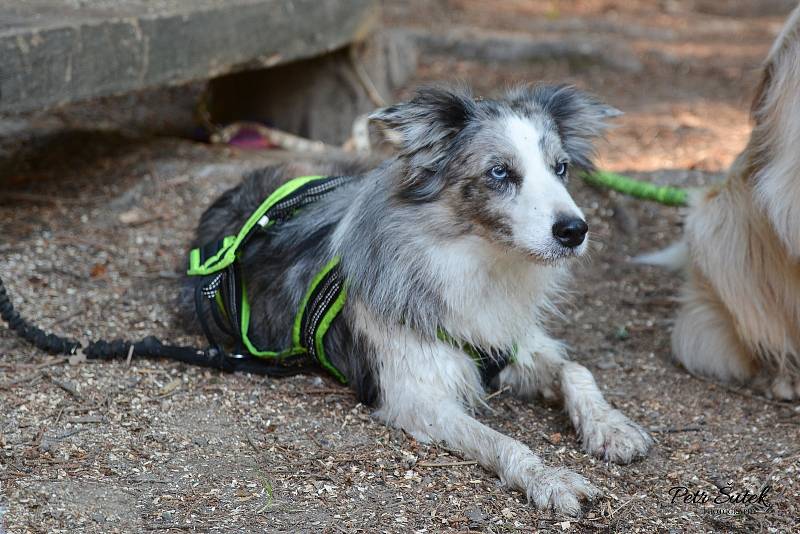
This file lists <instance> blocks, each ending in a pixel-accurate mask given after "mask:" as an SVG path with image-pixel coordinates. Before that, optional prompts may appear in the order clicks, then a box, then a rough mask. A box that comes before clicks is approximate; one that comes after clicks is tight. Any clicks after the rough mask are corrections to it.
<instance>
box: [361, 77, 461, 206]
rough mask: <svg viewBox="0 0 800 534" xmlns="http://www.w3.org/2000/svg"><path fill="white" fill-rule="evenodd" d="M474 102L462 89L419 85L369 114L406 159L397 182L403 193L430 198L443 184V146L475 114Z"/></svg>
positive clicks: (445, 149) (445, 148) (415, 198)
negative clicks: (399, 100) (404, 98)
mask: <svg viewBox="0 0 800 534" xmlns="http://www.w3.org/2000/svg"><path fill="white" fill-rule="evenodd" d="M475 111H476V105H475V101H474V100H473V98H472V96H471V95H470V94H469V92H467V91H466V90H453V89H443V88H436V87H428V88H423V89H420V90H419V91H417V93H416V94H415V95H414V97H413V98H412V99H411V100H409V101H408V102H402V103H400V104H395V105H392V106H389V107H385V108H383V109H379V110H377V111H375V112H374V113H372V114H371V115H370V117H369V118H370V120H371V121H373V122H374V123H375V124H377V125H378V126H379V127H380V128H381V130H382V131H383V133H384V135H385V136H386V138H387V139H388V140H389V141H390V142H392V143H393V144H394V145H395V146H396V148H397V150H398V154H399V156H400V157H401V158H404V159H406V161H407V162H408V166H407V171H406V176H405V177H404V179H403V183H401V184H400V192H401V194H402V195H403V196H405V197H407V198H409V199H412V200H420V201H425V200H431V199H432V198H434V197H435V196H436V195H438V194H439V192H441V190H442V189H443V188H444V177H443V176H442V173H441V172H440V171H441V168H440V167H441V163H442V161H443V159H444V158H445V155H446V154H447V147H448V145H449V143H450V141H452V140H453V139H454V138H455V136H456V135H458V133H459V132H460V131H461V130H463V129H464V127H465V126H466V125H467V123H468V122H469V120H470V118H472V117H473V116H474V115H475Z"/></svg>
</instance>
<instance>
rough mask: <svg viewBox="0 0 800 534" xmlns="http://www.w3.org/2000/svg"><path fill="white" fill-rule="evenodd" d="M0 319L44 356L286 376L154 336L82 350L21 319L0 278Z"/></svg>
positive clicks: (255, 363)
mask: <svg viewBox="0 0 800 534" xmlns="http://www.w3.org/2000/svg"><path fill="white" fill-rule="evenodd" d="M0 317H2V319H3V321H4V322H5V323H6V324H7V325H8V327H9V329H11V330H12V331H13V332H14V333H15V334H17V336H19V337H20V338H22V339H24V340H25V341H27V342H28V343H30V344H31V345H33V346H34V347H36V348H38V349H39V350H42V351H44V352H46V353H48V354H54V355H63V356H68V357H74V356H83V357H85V358H86V359H87V360H113V359H126V358H127V357H128V356H138V357H144V358H155V359H160V358H168V359H171V360H176V361H179V362H183V363H186V364H188V365H197V366H200V367H210V368H213V369H219V370H221V371H225V372H247V373H253V374H258V375H269V376H285V375H286V374H287V373H286V372H285V370H284V369H283V368H274V367H273V366H270V365H264V363H263V362H260V361H254V360H253V359H250V358H240V357H233V356H230V355H228V354H227V353H225V352H224V351H221V350H219V349H217V348H213V347H211V348H208V349H199V348H196V347H189V346H181V345H165V344H164V343H163V342H162V341H161V340H159V339H158V338H156V337H155V336H148V337H146V338H144V339H142V340H139V341H127V340H122V339H115V340H113V341H107V340H103V339H100V340H96V341H92V342H90V343H88V344H87V345H86V346H85V347H84V346H83V345H82V344H81V343H80V342H79V341H76V340H74V339H70V338H68V337H62V336H58V335H56V334H52V333H48V332H45V331H44V330H42V329H41V328H39V327H38V326H36V325H34V324H32V323H31V322H30V321H28V320H27V319H25V318H24V317H22V316H21V315H20V314H19V312H18V311H17V310H16V309H14V305H13V304H12V303H11V299H10V297H9V295H8V292H7V291H6V287H5V284H4V283H3V280H2V278H0ZM292 371H293V373H294V372H302V371H298V370H296V369H293V370H292Z"/></svg>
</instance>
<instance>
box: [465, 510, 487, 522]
mask: <svg viewBox="0 0 800 534" xmlns="http://www.w3.org/2000/svg"><path fill="white" fill-rule="evenodd" d="M464 515H465V516H467V519H469V520H470V521H472V522H473V523H485V522H486V519H487V518H486V514H484V513H483V512H482V511H481V510H480V508H470V509H469V510H467V511H466V512H464Z"/></svg>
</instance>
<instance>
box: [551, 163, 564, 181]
mask: <svg viewBox="0 0 800 534" xmlns="http://www.w3.org/2000/svg"><path fill="white" fill-rule="evenodd" d="M553 170H554V171H555V173H556V176H558V177H559V178H564V177H565V176H566V175H567V162H566V161H562V162H561V163H558V164H557V165H556V166H555V169H553Z"/></svg>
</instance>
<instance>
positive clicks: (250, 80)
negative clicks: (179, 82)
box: [209, 31, 417, 145]
mask: <svg viewBox="0 0 800 534" xmlns="http://www.w3.org/2000/svg"><path fill="white" fill-rule="evenodd" d="M354 52H355V54H353V55H351V51H350V50H349V49H343V50H339V51H336V52H333V53H331V54H326V55H324V56H320V57H315V58H311V59H308V60H304V61H297V62H294V63H290V64H288V65H282V66H279V67H275V68H271V69H260V70H254V71H248V72H241V73H236V74H231V75H228V76H222V77H219V78H216V79H214V80H213V81H212V82H211V83H210V85H209V89H210V91H209V95H210V96H209V109H210V112H211V117H212V118H213V120H214V122H215V123H217V124H229V123H232V122H236V121H258V122H262V123H264V124H269V125H270V126H274V127H276V128H278V129H281V130H285V131H287V132H291V133H293V134H296V135H300V136H302V137H306V138H309V139H317V140H320V141H324V142H326V143H330V144H334V145H340V144H342V143H344V142H345V141H346V140H347V139H348V138H350V136H351V134H352V129H353V121H354V119H355V118H356V117H358V116H359V115H361V114H364V113H367V112H370V111H372V110H374V109H375V108H376V107H378V106H379V104H380V102H379V101H376V100H374V99H373V98H370V96H369V94H368V92H367V90H366V89H365V87H364V80H362V79H359V76H358V74H357V73H356V68H358V67H359V66H360V67H361V68H363V72H364V74H365V75H366V76H367V78H368V79H369V82H367V83H372V84H373V85H374V87H375V90H376V91H377V93H378V94H379V95H380V97H381V99H382V100H383V101H384V102H386V103H390V102H391V101H392V94H393V92H394V90H395V89H397V88H398V87H400V86H402V85H403V84H404V83H406V81H407V80H408V79H409V77H410V76H411V75H412V74H413V72H414V71H415V69H416V66H417V53H416V48H415V46H414V45H413V43H412V42H411V41H409V39H407V38H406V35H405V33H402V32H392V31H385V32H380V34H377V35H374V36H373V37H371V38H369V39H367V40H366V41H364V42H363V43H361V44H359V45H357V46H356V48H355V50H354ZM354 62H356V63H358V65H354Z"/></svg>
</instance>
